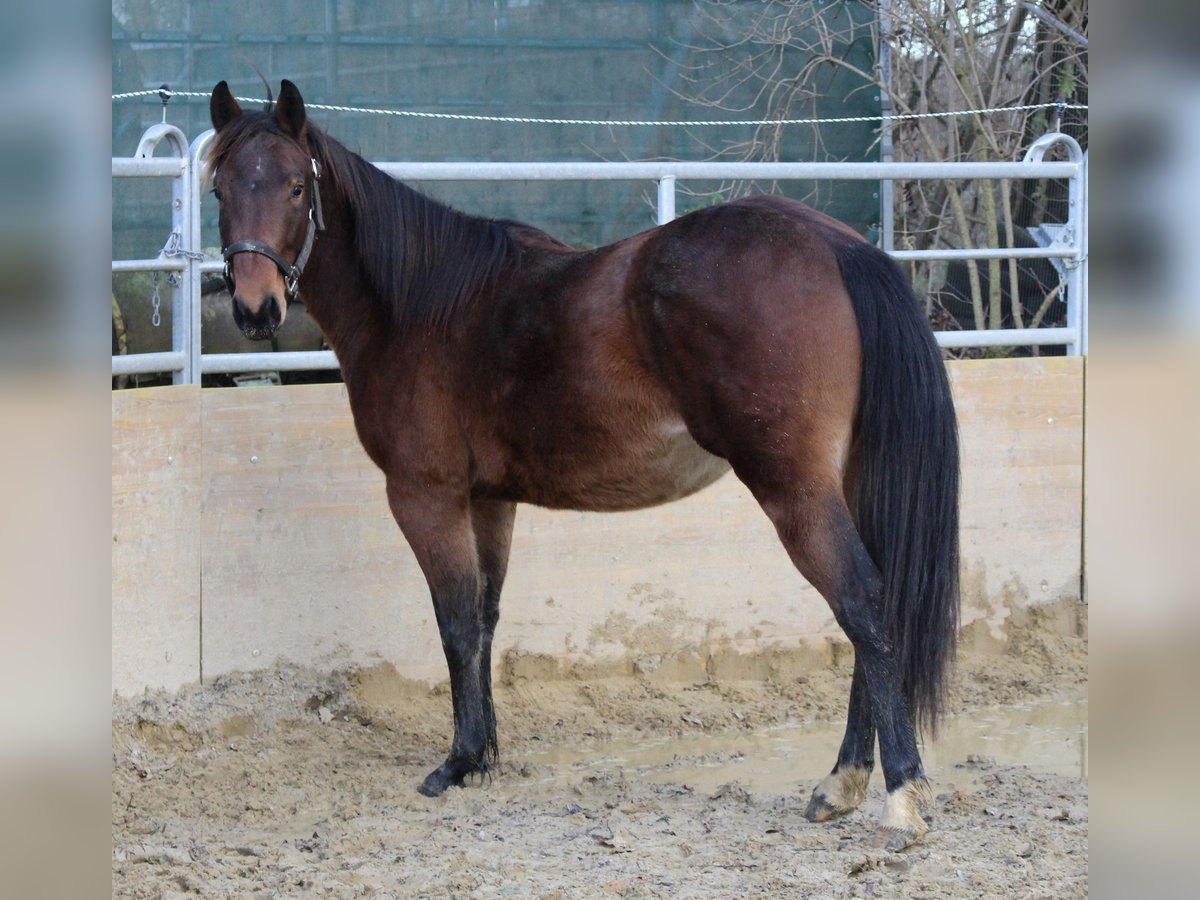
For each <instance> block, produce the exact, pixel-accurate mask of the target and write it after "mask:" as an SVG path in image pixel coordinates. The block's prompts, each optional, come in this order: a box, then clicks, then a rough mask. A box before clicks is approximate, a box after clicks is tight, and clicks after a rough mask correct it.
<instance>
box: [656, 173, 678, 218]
mask: <svg viewBox="0 0 1200 900" xmlns="http://www.w3.org/2000/svg"><path fill="white" fill-rule="evenodd" d="M674 218H675V176H674V175H664V176H663V177H662V178H660V179H658V224H659V225H666V224H667V223H668V222H670V221H671V220H672V219H674Z"/></svg>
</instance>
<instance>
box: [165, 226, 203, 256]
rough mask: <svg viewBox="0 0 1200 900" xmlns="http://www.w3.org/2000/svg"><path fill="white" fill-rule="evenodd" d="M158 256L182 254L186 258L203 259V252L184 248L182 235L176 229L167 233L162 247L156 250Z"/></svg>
mask: <svg viewBox="0 0 1200 900" xmlns="http://www.w3.org/2000/svg"><path fill="white" fill-rule="evenodd" d="M158 255H159V256H183V257H186V258H187V259H194V260H198V261H199V262H203V261H204V254H203V253H200V252H199V251H198V250H186V249H184V246H183V236H182V235H181V234H180V233H179V232H178V231H172V232H171V233H170V234H168V235H167V242H166V243H165V244H163V248H162V249H161V250H159V251H158Z"/></svg>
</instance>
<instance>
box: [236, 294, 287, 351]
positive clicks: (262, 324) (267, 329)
mask: <svg viewBox="0 0 1200 900" xmlns="http://www.w3.org/2000/svg"><path fill="white" fill-rule="evenodd" d="M283 315H284V313H283V303H282V302H281V301H280V299H279V296H278V295H276V294H274V293H271V294H267V295H266V296H265V297H263V299H262V302H261V303H259V304H258V308H257V309H253V310H252V309H250V307H249V305H248V304H247V303H246V301H244V300H243V299H242V298H241V297H239V296H238V295H237V294H234V295H233V321H234V322H235V323H236V324H237V327H238V328H239V329H240V330H241V332H242V334H244V335H245V336H246V337H248V338H249V339H250V340H252V341H264V340H267V339H268V338H271V337H274V336H275V332H276V330H278V328H279V325H280V323H281V322H282V321H283Z"/></svg>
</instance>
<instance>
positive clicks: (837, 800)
mask: <svg viewBox="0 0 1200 900" xmlns="http://www.w3.org/2000/svg"><path fill="white" fill-rule="evenodd" d="M870 778H871V772H870V770H869V769H865V768H860V767H857V766H854V767H849V766H848V767H847V768H845V769H842V770H840V771H837V772H833V773H832V774H829V775H826V776H825V777H824V778H823V779H822V780H821V783H820V784H818V785H817V786H816V787H815V788H813V792H812V797H810V798H809V800H808V807H807V808H806V809H805V810H804V818H806V819H808V821H810V822H828V821H830V820H831V819H836V818H838V817H839V816H844V815H846V814H847V813H851V812H854V810H856V809H858V805H859V804H860V803H862V802H863V799H864V798H865V797H866V796H867V782H868V781H870Z"/></svg>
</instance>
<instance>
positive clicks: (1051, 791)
mask: <svg viewBox="0 0 1200 900" xmlns="http://www.w3.org/2000/svg"><path fill="white" fill-rule="evenodd" d="M1080 618H1082V619H1083V623H1082V625H1080V627H1079V628H1078V629H1075V630H1076V632H1077V633H1075V634H1072V633H1070V631H1071V629H1064V628H1063V627H1062V620H1063V617H1062V615H1061V610H1059V611H1058V613H1057V614H1055V615H1047V616H1041V615H1030V616H1026V617H1025V619H1024V621H1022V622H1021V623H1018V624H1017V625H1015V626H1014V627H1013V628H1012V629H1011V632H1010V634H1009V639H1008V642H1007V646H1006V648H1005V649H1002V650H997V648H995V647H992V648H990V649H988V650H987V651H983V650H980V649H978V648H977V646H976V645H977V644H978V642H973V641H971V640H967V641H966V642H965V645H964V647H963V649H962V650H961V651H960V660H959V666H958V669H957V672H956V679H955V690H954V698H953V709H952V710H951V712H952V716H951V718H950V719H949V720H948V725H949V727H948V728H947V733H948V734H949V737H947V738H945V739H940V740H939V741H938V742H936V743H934V744H933V745H931V746H930V747H929V748H927V752H926V763H927V767H928V768H929V770H930V774H931V777H932V780H933V782H934V784H933V787H934V797H935V799H934V801H933V803H932V805H931V806H930V807H929V808H928V809H927V810H926V816H927V818H928V819H929V820H930V822H931V830H930V833H929V836H928V837H927V838H926V839H925V841H924V842H922V843H921V844H919V845H917V846H915V847H912V848H910V849H908V850H906V851H904V852H902V853H890V852H886V851H882V850H875V849H872V848H871V838H872V833H873V830H874V823H875V819H876V817H877V816H878V813H879V809H880V805H881V803H882V777H881V775H880V774H878V773H877V774H876V776H875V778H874V779H873V781H872V790H871V793H870V795H869V796H868V799H867V801H866V803H864V805H863V807H862V808H861V809H860V810H858V811H857V812H855V813H853V814H851V815H850V816H847V817H846V818H844V819H842V820H840V821H837V822H834V823H830V824H825V825H814V824H810V823H809V822H807V821H806V820H805V819H804V818H803V815H802V813H803V810H804V806H805V803H806V802H807V798H808V795H809V792H810V791H811V790H812V788H813V786H814V785H815V784H816V782H817V780H818V779H819V778H820V776H821V775H822V774H823V773H824V772H825V771H827V770H828V769H829V767H830V766H831V765H832V762H833V757H834V754H835V753H836V748H837V743H838V740H839V736H840V722H841V718H842V716H843V715H844V713H843V710H844V705H845V702H846V695H847V693H848V688H849V680H850V664H851V661H850V658H849V654H848V653H845V652H839V653H836V654H835V655H834V657H835V662H834V664H833V665H832V666H830V667H827V668H823V669H815V670H813V671H810V672H806V673H800V674H796V673H794V672H792V673H790V674H787V675H785V676H770V677H766V678H759V679H751V680H740V681H725V682H721V681H703V682H697V683H691V682H678V681H669V680H665V679H663V680H656V679H655V678H654V677H653V676H633V677H625V678H594V677H586V676H585V675H582V674H580V673H574V674H572V673H568V674H567V675H566V676H565V677H558V678H554V679H549V680H542V679H539V678H536V677H531V675H532V671H531V670H530V667H522V666H520V665H513V666H508V667H506V669H505V673H506V674H505V677H504V679H503V683H502V684H501V685H499V686H498V688H497V692H496V700H497V708H498V711H499V715H500V741H501V748H502V753H503V760H502V765H501V768H500V770H499V771H498V772H497V773H496V775H495V777H494V778H492V779H490V780H489V781H488V782H487V783H484V784H481V785H471V786H468V787H466V788H462V789H452V790H451V791H448V792H447V794H446V795H445V796H443V797H439V798H436V799H429V798H426V797H422V796H420V795H419V794H418V793H417V792H416V786H417V784H419V783H420V781H421V779H422V778H423V777H424V775H425V773H426V772H427V771H428V770H429V769H431V768H433V766H434V765H436V764H437V763H438V762H439V761H440V760H441V758H442V757H443V755H444V753H445V751H446V749H447V746H448V740H449V734H448V731H449V722H450V717H449V705H450V701H449V696H448V693H447V691H446V690H445V689H444V688H443V689H433V690H430V689H428V688H425V687H422V686H419V685H414V684H411V683H407V682H405V681H403V680H402V679H400V678H399V677H398V676H397V675H396V673H395V671H394V670H392V669H391V668H390V667H387V666H380V667H376V668H373V669H369V670H360V671H350V672H338V673H332V674H330V673H317V672H313V671H310V670H304V669H299V668H296V667H292V666H287V665H277V666H275V667H274V668H271V669H267V670H264V671H260V672H256V673H251V674H240V675H234V676H224V677H221V678H218V679H216V680H214V681H213V682H212V683H210V684H207V685H204V686H202V687H201V686H197V687H195V688H192V689H188V690H185V691H182V692H180V693H177V694H147V695H146V696H144V697H139V698H137V699H135V700H123V699H114V702H113V731H112V762H113V770H112V826H113V883H112V884H113V894H114V896H121V897H173V896H184V895H193V896H195V895H199V896H206V897H209V896H222V897H279V896H316V897H360V896H361V897H388V896H392V897H421V896H428V897H452V896H453V897H503V896H517V897H544V898H550V897H563V898H567V897H604V896H625V897H743V896H772V897H774V896H820V897H866V896H906V897H931V898H934V897H938V898H940V897H945V898H950V897H954V898H960V897H997V896H1003V897H1046V898H1051V897H1053V898H1062V897H1082V896H1087V891H1088V883H1087V879H1088V785H1087V779H1086V772H1087V750H1086V716H1087V713H1086V696H1087V641H1086V637H1085V636H1081V635H1086V612H1085V611H1081V610H1074V611H1072V619H1073V620H1078V619H1080ZM766 668H767V669H768V670H769V669H770V667H766ZM576 676H577V677H576ZM1062 710H1067V711H1068V712H1067V715H1068V718H1069V719H1070V722H1069V723H1068V724H1067V727H1066V728H1065V729H1064V728H1057V730H1056V727H1057V726H1056V725H1055V723H1056V722H1057V723H1058V724H1059V725H1061V724H1062V723H1061V721H1060V720H1061V715H1062ZM1047 715H1048V716H1049V719H1046V721H1048V722H1049V723H1050V724H1049V725H1046V724H1045V723H1044V722H1042V720H1043V719H1045V717H1046V716H1047ZM1014 716H1015V718H1013V717H1014ZM1014 722H1015V724H1014ZM1039 722H1042V724H1039ZM996 723H1002V724H996ZM1001 732H1003V733H1001ZM1064 735H1066V736H1067V738H1069V740H1070V746H1069V747H1067V748H1066V749H1065V752H1064V751H1063V748H1062V747H1057V749H1056V745H1057V744H1060V743H1062V741H1063V740H1064ZM1047 745H1048V746H1049V748H1050V752H1049V755H1042V756H1039V753H1041V752H1042V751H1043V750H1045V747H1046V746H1047ZM1039 748H1041V749H1039ZM1010 757H1011V758H1010ZM931 760H933V762H931ZM1064 761H1065V762H1064Z"/></svg>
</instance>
